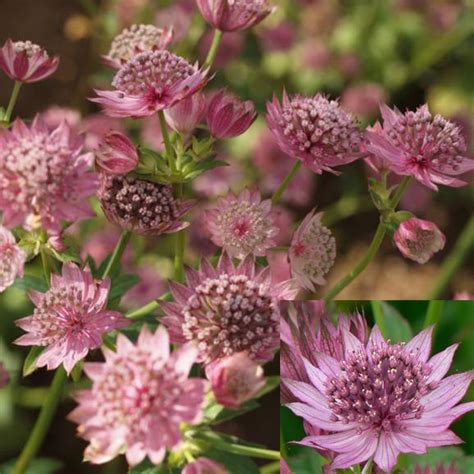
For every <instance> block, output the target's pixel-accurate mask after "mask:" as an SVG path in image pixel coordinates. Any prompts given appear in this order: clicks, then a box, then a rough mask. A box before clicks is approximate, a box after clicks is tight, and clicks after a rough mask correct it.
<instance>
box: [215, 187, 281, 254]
mask: <svg viewBox="0 0 474 474" xmlns="http://www.w3.org/2000/svg"><path fill="white" fill-rule="evenodd" d="M271 206H272V205H271V201H270V200H265V201H262V198H261V196H260V193H259V192H258V191H250V190H248V189H244V190H243V191H242V192H241V193H240V194H239V195H238V196H236V195H234V194H232V193H230V194H228V195H227V196H226V197H223V198H221V199H219V201H218V202H217V207H216V208H214V209H209V210H208V211H207V212H206V216H207V225H208V228H209V230H210V232H211V238H212V241H213V242H214V243H215V244H216V245H217V246H218V247H222V248H223V249H224V250H225V251H226V252H227V253H228V254H229V255H230V256H231V257H238V258H243V257H245V256H246V255H248V254H254V255H264V254H265V251H266V250H267V249H268V248H270V247H274V246H275V241H274V237H275V236H276V235H277V234H278V228H277V227H275V225H274V222H273V219H272V218H271V216H270V214H271Z"/></svg>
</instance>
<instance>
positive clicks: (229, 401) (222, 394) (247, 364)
mask: <svg viewBox="0 0 474 474" xmlns="http://www.w3.org/2000/svg"><path fill="white" fill-rule="evenodd" d="M206 374H207V377H208V378H209V380H210V381H211V385H212V391H213V392H214V396H215V397H216V401H217V402H218V403H220V404H221V405H224V406H225V407H227V408H239V407H240V405H242V403H244V402H246V401H247V400H250V399H251V398H253V397H254V396H255V395H257V393H258V392H259V391H260V390H261V389H262V388H263V387H264V386H265V377H264V375H263V369H262V367H260V366H259V365H258V364H257V363H256V362H255V361H254V360H253V359H251V358H250V357H249V356H248V354H247V353H246V352H237V353H235V354H233V355H231V356H229V357H223V358H222V359H218V360H217V361H216V362H214V363H213V364H211V365H209V366H207V368H206Z"/></svg>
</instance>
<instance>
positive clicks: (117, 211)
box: [97, 173, 194, 235]
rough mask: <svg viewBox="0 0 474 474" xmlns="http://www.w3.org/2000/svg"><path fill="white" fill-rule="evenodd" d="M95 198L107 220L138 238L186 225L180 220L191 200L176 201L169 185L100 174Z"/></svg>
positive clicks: (170, 231) (182, 227) (174, 230)
mask: <svg viewBox="0 0 474 474" xmlns="http://www.w3.org/2000/svg"><path fill="white" fill-rule="evenodd" d="M100 179H101V182H100V188H99V192H98V193H97V197H98V198H99V201H100V205H101V207H102V210H103V211H104V214H105V215H106V217H107V219H108V220H109V221H110V222H112V223H114V224H117V225H119V226H120V227H121V228H122V229H127V230H130V231H132V232H135V233H137V234H141V235H160V234H171V233H173V232H178V231H180V230H182V229H184V228H185V227H187V226H188V225H189V224H188V223H187V222H182V221H181V220H180V219H181V218H182V217H183V216H184V214H186V213H187V212H188V211H189V210H190V209H191V208H192V207H193V205H194V204H193V201H189V200H188V201H184V200H182V199H178V198H175V197H174V195H173V188H172V186H171V185H169V184H166V185H165V184H159V183H154V182H151V181H144V180H141V179H138V178H135V177H133V176H125V175H108V174H105V173H101V177H100Z"/></svg>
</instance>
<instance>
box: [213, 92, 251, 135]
mask: <svg viewBox="0 0 474 474" xmlns="http://www.w3.org/2000/svg"><path fill="white" fill-rule="evenodd" d="M256 118H257V114H256V112H255V108H254V105H253V103H252V102H251V101H250V100H247V101H245V102H242V101H240V100H239V99H238V98H237V97H235V96H233V95H232V94H228V93H226V91H225V90H224V89H221V90H220V91H218V92H216V93H215V94H214V95H213V96H212V97H211V98H210V100H209V103H208V106H207V117H206V121H207V125H208V127H209V130H210V132H211V135H212V136H213V137H215V138H232V137H238V136H239V135H242V133H244V132H245V131H246V130H247V129H248V128H249V127H250V125H252V123H253V122H254V121H255V119H256Z"/></svg>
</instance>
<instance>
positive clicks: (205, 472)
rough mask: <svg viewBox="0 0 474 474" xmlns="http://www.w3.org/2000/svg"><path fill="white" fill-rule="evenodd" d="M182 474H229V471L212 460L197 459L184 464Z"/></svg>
mask: <svg viewBox="0 0 474 474" xmlns="http://www.w3.org/2000/svg"><path fill="white" fill-rule="evenodd" d="M182 474H229V471H228V470H227V469H226V468H225V467H224V466H223V465H222V464H219V463H218V462H216V461H213V460H212V459H208V458H198V459H196V460H195V461H194V462H192V463H190V464H186V466H185V467H184V469H183V472H182Z"/></svg>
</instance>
